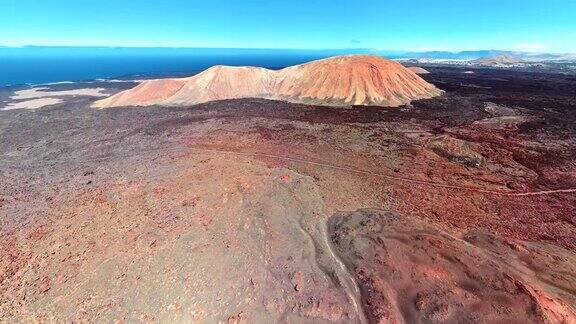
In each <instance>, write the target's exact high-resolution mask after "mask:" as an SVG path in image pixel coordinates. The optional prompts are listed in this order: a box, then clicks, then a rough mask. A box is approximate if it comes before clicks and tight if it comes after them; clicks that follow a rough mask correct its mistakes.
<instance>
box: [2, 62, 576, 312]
mask: <svg viewBox="0 0 576 324" xmlns="http://www.w3.org/2000/svg"><path fill="white" fill-rule="evenodd" d="M427 69H428V70H429V71H430V72H431V73H430V74H426V75H423V76H422V77H423V78H425V79H426V81H427V82H429V83H430V84H434V85H436V86H437V87H438V88H439V89H441V90H443V91H445V93H444V94H443V95H442V96H439V97H435V98H432V99H425V100H417V101H413V102H412V103H411V104H406V105H403V106H400V107H397V108H383V107H373V106H362V107H340V108H338V107H326V106H313V105H304V104H297V103H289V102H285V101H274V100H267V99H234V100H222V101H212V102H208V103H203V104H199V105H188V106H186V105H185V106H178V107H166V106H161V105H151V106H149V107H131V108H126V107H119V108H114V109H94V108H92V107H91V106H92V105H93V104H94V102H95V101H96V100H98V98H95V97H88V96H81V95H79V96H62V97H59V98H60V99H61V102H58V103H55V104H53V105H51V106H46V107H43V108H39V109H35V110H30V109H10V110H0V153H1V155H0V225H1V226H0V318H1V319H2V321H6V322H35V321H36V322H85V321H98V322H119V323H122V322H191V321H198V322H231V323H254V322H287V323H294V322H297V323H302V322H304V323H306V322H314V323H331V322H336V323H350V322H352V323H368V322H370V323H371V322H383V323H387V322H391V323H446V322H453V323H454V322H460V323H461V322H465V323H494V322H510V323H562V322H563V323H574V322H576V254H575V253H576V241H575V240H574V238H575V237H576V192H575V191H576V190H575V188H576V160H575V157H576V143H575V141H576V128H574V123H575V122H576V92H575V89H576V80H575V79H574V78H571V77H570V76H566V75H560V74H544V73H538V74H532V73H521V72H514V71H505V70H492V69H475V70H474V71H475V73H474V74H464V73H463V71H464V70H463V69H458V68H447V67H430V68H427ZM134 86H135V84H131V83H121V84H106V83H102V84H99V83H98V84H69V85H53V86H50V87H49V89H46V91H50V92H52V93H53V92H59V91H71V90H74V89H86V88H90V87H92V88H103V89H104V90H102V91H99V93H106V94H116V93H121V92H122V91H124V90H127V89H131V88H133V87H134ZM147 86H159V88H158V93H171V92H172V91H173V89H172V88H173V87H178V85H177V84H176V85H174V84H166V85H162V86H160V85H158V84H147ZM164 87H165V88H164ZM17 90H21V89H7V88H5V89H2V90H0V107H2V106H9V105H11V104H14V103H17V101H14V99H11V98H12V97H13V95H14V92H15V91H17ZM163 91H166V92H163ZM162 96H164V95H162ZM112 98H114V97H112ZM22 100H25V99H22ZM154 100H155V99H154Z"/></svg>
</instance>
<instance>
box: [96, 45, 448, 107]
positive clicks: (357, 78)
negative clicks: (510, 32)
mask: <svg viewBox="0 0 576 324" xmlns="http://www.w3.org/2000/svg"><path fill="white" fill-rule="evenodd" d="M441 94H442V92H441V91H440V90H438V89H437V88H436V87H435V86H434V85H432V84H430V83H428V82H426V81H424V80H423V79H422V78H420V77H419V76H418V75H416V73H414V72H412V71H411V70H410V69H407V68H405V67H404V66H402V65H401V64H400V63H398V62H394V61H391V60H388V59H385V58H383V57H379V56H372V55H346V56H335V57H330V58H326V59H322V60H317V61H312V62H308V63H305V64H301V65H296V66H290V67H287V68H284V69H281V70H278V71H275V70H268V69H264V68H259V67H250V66H249V67H247V66H241V67H235V66H214V67H211V68H209V69H207V70H205V71H203V72H201V73H198V74H196V75H194V76H192V77H189V78H180V79H158V80H147V81H143V82H142V83H141V84H139V85H138V86H137V87H135V88H133V89H130V90H126V91H123V92H120V93H118V94H116V95H113V96H111V97H109V98H106V99H102V100H100V101H97V102H96V103H95V104H94V107H97V108H110V107H121V106H149V105H154V104H157V105H163V106H186V105H192V104H199V103H205V102H209V101H214V100H223V99H239V98H265V99H276V100H284V101H289V102H295V103H308V104H318V105H327V106H350V105H376V106H386V107H395V106H400V105H404V104H407V103H409V102H411V101H413V100H417V99H423V98H432V97H436V96H439V95H441Z"/></svg>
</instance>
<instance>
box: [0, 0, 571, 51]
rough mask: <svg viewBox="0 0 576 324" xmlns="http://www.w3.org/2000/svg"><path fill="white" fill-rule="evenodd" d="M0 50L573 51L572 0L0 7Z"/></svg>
mask: <svg viewBox="0 0 576 324" xmlns="http://www.w3.org/2000/svg"><path fill="white" fill-rule="evenodd" d="M0 45H4V46H22V45H66V46H151V47H152V46H159V47H163V46H168V47H172V46H174V47H236V48H297V49H327V48H329V49H342V48H373V49H378V50H408V51H414V50H453V51H454V50H468V49H503V50H530V51H547V52H576V0H546V1H544V0H410V1H407V0H364V1H362V0H354V1H353V0H348V1H343V0H282V1H280V0H278V1H276V0H202V1H194V0H0Z"/></svg>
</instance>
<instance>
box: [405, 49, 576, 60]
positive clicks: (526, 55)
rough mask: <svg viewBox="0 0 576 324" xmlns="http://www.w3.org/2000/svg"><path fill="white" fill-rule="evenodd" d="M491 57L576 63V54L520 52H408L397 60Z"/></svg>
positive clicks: (476, 58) (477, 58)
mask: <svg viewBox="0 0 576 324" xmlns="http://www.w3.org/2000/svg"><path fill="white" fill-rule="evenodd" d="M490 57H511V58H514V59H516V60H522V61H576V54H571V53H566V54H553V53H531V52H518V51H500V50H479V51H462V52H443V51H432V52H407V53H402V54H398V55H397V57H396V58H405V59H435V60H479V59H484V58H490Z"/></svg>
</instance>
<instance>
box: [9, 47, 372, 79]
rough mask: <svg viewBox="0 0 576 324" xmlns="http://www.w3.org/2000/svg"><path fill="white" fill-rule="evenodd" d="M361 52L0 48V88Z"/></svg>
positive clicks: (275, 64)
mask: <svg viewBox="0 0 576 324" xmlns="http://www.w3.org/2000/svg"><path fill="white" fill-rule="evenodd" d="M363 52H365V51H363V50H346V51H311V50H302V51H299V50H247V49H246V50H239V49H178V48H173V49H171V48H157V49H147V48H74V47H70V48H67V47H23V48H6V47H4V48H2V47H0V86H15V85H27V84H28V85H29V84H45V83H55V82H75V81H91V80H96V79H145V78H155V77H180V76H189V75H193V74H196V73H198V72H200V71H202V70H205V69H207V68H209V67H211V66H213V65H220V64H221V65H234V66H238V65H249V66H261V67H265V68H269V69H280V68H283V67H286V66H290V65H294V64H301V63H304V62H308V61H312V60H316V59H320V58H325V57H329V56H333V55H340V54H350V53H363Z"/></svg>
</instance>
